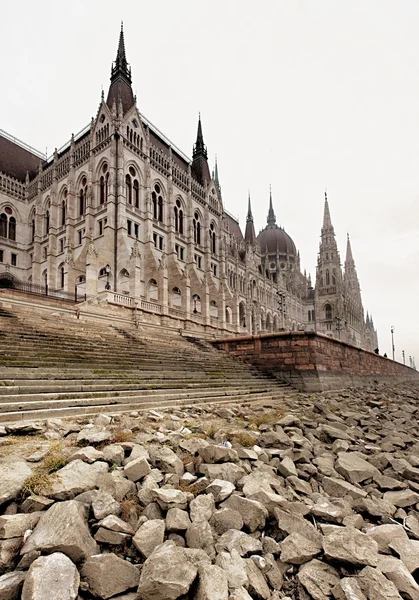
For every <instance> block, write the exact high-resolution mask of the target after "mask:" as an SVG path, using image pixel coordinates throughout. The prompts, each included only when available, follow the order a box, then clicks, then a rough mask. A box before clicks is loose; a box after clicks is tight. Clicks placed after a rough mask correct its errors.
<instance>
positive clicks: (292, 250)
mask: <svg viewBox="0 0 419 600" xmlns="http://www.w3.org/2000/svg"><path fill="white" fill-rule="evenodd" d="M257 241H258V242H259V245H260V249H261V252H262V254H266V253H268V254H288V255H291V256H297V249H296V247H295V244H294V242H293V240H292V238H291V237H290V236H289V235H288V233H287V232H286V231H285V229H283V228H282V227H278V225H274V226H270V225H268V227H266V228H265V229H264V230H263V231H261V232H260V233H259V235H258V237H257Z"/></svg>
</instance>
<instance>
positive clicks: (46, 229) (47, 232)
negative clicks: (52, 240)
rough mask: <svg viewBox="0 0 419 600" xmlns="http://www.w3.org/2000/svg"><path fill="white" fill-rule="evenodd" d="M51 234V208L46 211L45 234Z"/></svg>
mask: <svg viewBox="0 0 419 600" xmlns="http://www.w3.org/2000/svg"><path fill="white" fill-rule="evenodd" d="M48 234H49V210H47V212H46V213H45V235H48Z"/></svg>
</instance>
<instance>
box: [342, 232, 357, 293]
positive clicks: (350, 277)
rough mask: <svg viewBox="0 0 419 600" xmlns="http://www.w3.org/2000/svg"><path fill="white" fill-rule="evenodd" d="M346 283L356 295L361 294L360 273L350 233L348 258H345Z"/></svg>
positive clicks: (347, 249) (347, 243)
mask: <svg viewBox="0 0 419 600" xmlns="http://www.w3.org/2000/svg"><path fill="white" fill-rule="evenodd" d="M344 280H345V285H346V287H347V289H348V290H351V291H352V292H354V293H355V294H356V295H359V296H360V293H361V289H360V286H359V280H358V274H357V272H356V267H355V261H354V259H353V256H352V248H351V241H350V239H349V233H348V237H347V241H346V258H345V277H344Z"/></svg>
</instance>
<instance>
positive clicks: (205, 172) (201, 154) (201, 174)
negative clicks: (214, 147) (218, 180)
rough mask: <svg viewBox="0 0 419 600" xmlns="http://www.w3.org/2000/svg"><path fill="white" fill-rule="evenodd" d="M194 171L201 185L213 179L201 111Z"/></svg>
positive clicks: (194, 155) (193, 155)
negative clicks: (203, 133) (203, 132)
mask: <svg viewBox="0 0 419 600" xmlns="http://www.w3.org/2000/svg"><path fill="white" fill-rule="evenodd" d="M192 173H193V175H194V177H195V179H196V180H197V181H198V183H200V184H201V185H203V186H205V184H206V183H208V182H209V181H210V179H211V175H210V170H209V166H208V153H207V148H206V146H205V144H204V136H203V135H202V124H201V113H199V119H198V132H197V135H196V142H195V145H194V147H193V154H192Z"/></svg>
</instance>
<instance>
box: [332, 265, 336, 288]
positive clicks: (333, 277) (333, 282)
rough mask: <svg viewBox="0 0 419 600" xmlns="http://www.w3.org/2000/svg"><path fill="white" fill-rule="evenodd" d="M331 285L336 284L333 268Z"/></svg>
mask: <svg viewBox="0 0 419 600" xmlns="http://www.w3.org/2000/svg"><path fill="white" fill-rule="evenodd" d="M332 285H336V270H335V269H333V273H332Z"/></svg>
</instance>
